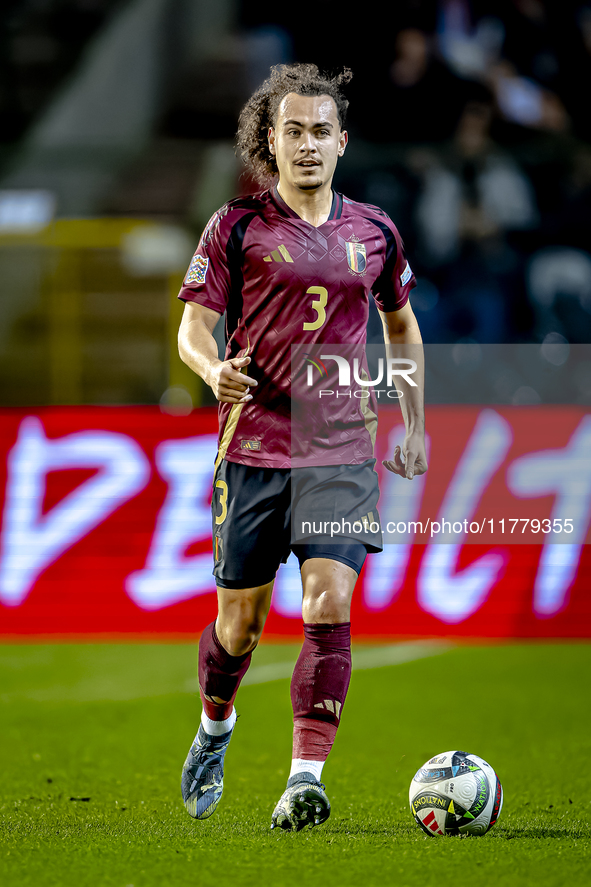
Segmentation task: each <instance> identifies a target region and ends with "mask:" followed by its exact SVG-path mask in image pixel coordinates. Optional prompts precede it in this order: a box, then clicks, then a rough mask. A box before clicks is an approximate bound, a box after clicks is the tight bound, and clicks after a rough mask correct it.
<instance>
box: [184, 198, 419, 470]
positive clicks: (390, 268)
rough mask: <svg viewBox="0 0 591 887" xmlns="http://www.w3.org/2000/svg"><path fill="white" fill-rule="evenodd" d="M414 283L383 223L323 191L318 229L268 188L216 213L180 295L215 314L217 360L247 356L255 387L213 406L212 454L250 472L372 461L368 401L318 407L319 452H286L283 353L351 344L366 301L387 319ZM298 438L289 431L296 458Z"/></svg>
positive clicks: (395, 236) (377, 214)
mask: <svg viewBox="0 0 591 887" xmlns="http://www.w3.org/2000/svg"><path fill="white" fill-rule="evenodd" d="M415 285H416V282H415V278H414V276H413V274H412V271H411V270H410V267H409V265H408V262H407V261H406V258H405V255H404V250H403V245H402V241H401V239H400V235H399V233H398V231H397V229H396V227H395V226H394V224H393V223H392V221H391V220H390V219H389V218H388V216H387V215H386V214H385V213H384V212H382V211H381V210H380V209H377V208H376V207H373V206H369V205H367V204H363V203H356V202H354V201H352V200H348V199H347V198H346V197H343V196H342V195H341V194H337V193H334V195H333V203H332V209H331V213H330V216H329V218H328V219H327V221H326V222H325V223H324V224H323V225H320V226H319V227H318V228H316V227H314V226H313V225H311V224H310V223H309V222H306V221H304V220H303V219H301V218H300V217H299V216H298V215H297V214H296V213H295V212H294V211H293V210H292V209H290V207H288V206H287V204H286V203H285V202H284V201H283V200H282V199H281V197H280V195H279V194H278V192H277V189H276V188H273V189H271V190H269V191H265V192H263V193H262V194H258V195H255V196H251V197H242V198H238V199H236V200H232V201H230V202H229V203H227V204H226V205H225V206H223V207H222V208H221V209H220V210H219V211H218V212H217V213H215V215H214V216H213V217H212V218H211V220H210V222H209V224H208V225H207V227H206V229H205V231H204V232H203V235H202V237H201V240H200V242H199V246H198V248H197V251H196V253H195V255H194V256H193V259H192V261H191V264H190V266H189V270H188V272H187V275H186V277H185V281H184V284H183V286H182V288H181V291H180V293H179V298H180V299H182V300H183V301H187V302H197V303H198V304H200V305H203V306H205V307H206V308H211V309H213V310H214V311H217V312H218V313H219V314H223V313H224V312H226V336H227V342H228V344H227V348H226V355H225V357H226V360H228V359H230V358H234V357H244V356H249V357H250V358H251V363H250V364H248V367H247V370H246V372H247V373H248V375H249V376H251V377H253V378H255V379H256V380H257V382H258V386H257V387H256V388H252V389H251V394H252V395H253V399H252V400H251V401H248V402H247V403H245V404H229V403H220V408H219V414H220V455H221V457H222V458H226V459H227V460H228V461H230V462H240V463H243V464H245V465H254V466H258V467H261V468H289V467H291V466H292V464H293V465H294V466H295V465H298V464H310V461H311V460H312V461H314V463H315V464H325V465H334V464H358V463H360V462H363V461H365V460H366V459H371V458H372V457H373V442H372V439H371V437H372V435H371V431H370V428H369V425H370V423H369V419H368V414H370V413H371V412H372V411H371V409H370V407H371V404H370V401H369V399H368V398H363V399H362V400H356V399H355V398H352V399H349V398H339V399H338V401H337V402H336V403H335V402H334V401H333V402H331V404H330V409H329V407H328V405H326V404H325V410H326V416H325V419H326V422H327V423H328V424H327V426H326V428H325V430H324V432H323V435H322V437H323V442H322V445H321V446H320V447H319V448H318V447H316V448H315V447H314V445H313V444H311V443H310V440H309V439H308V440H307V441H305V442H304V441H302V444H303V446H302V448H301V451H300V452H295V451H293V450H292V428H291V412H292V411H291V382H292V373H291V354H292V346H296V345H297V346H317V345H324V344H326V345H333V346H334V345H351V346H362V345H363V344H364V343H365V338H366V325H367V317H368V311H369V302H368V300H369V296H370V294H371V295H372V296H373V298H374V300H375V302H376V305H377V306H378V308H379V309H380V310H381V311H386V312H387V311H397V310H398V309H400V308H402V307H403V305H404V304H405V303H406V301H407V299H408V294H409V291H410V290H411V289H412V287H413V286H415ZM297 350H299V351H300V352H301V353H302V354H305V353H306V352H307V348H305V347H304V348H303V350H302V348H300V349H297ZM314 351H315V353H317V354H318V353H319V350H318V349H314ZM298 440H301V436H300V432H298V433H297V434H296V435H294V441H296V449H297V441H298ZM292 455H293V459H292Z"/></svg>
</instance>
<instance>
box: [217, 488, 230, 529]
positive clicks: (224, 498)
mask: <svg viewBox="0 0 591 887" xmlns="http://www.w3.org/2000/svg"><path fill="white" fill-rule="evenodd" d="M215 488H216V490H219V491H220V498H219V499H218V505H220V506H221V509H222V510H221V512H220V513H219V514H216V516H215V522H216V524H217V525H218V526H219V525H220V524H223V522H224V521H225V520H226V515H227V514H228V484H227V483H226V481H225V480H216V482H215Z"/></svg>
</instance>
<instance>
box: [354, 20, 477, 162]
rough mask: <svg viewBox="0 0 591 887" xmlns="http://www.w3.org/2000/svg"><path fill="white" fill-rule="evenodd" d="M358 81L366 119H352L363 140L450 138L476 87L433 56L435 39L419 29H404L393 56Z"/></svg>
mask: <svg viewBox="0 0 591 887" xmlns="http://www.w3.org/2000/svg"><path fill="white" fill-rule="evenodd" d="M370 78H371V79H370ZM359 81H360V82H359V83H358V84H357V88H358V90H359V91H360V92H361V93H362V94H363V96H364V100H363V102H358V103H357V105H358V108H359V109H361V111H362V112H363V118H361V117H359V116H358V117H357V118H356V120H355V121H354V122H355V123H356V124H357V127H358V130H359V131H360V132H362V133H363V137H364V138H365V139H367V140H368V141H370V142H373V143H381V144H383V143H387V142H396V143H400V142H407V143H408V142H442V141H444V140H445V139H448V138H450V137H451V136H452V135H453V132H454V130H455V128H456V126H457V124H458V121H459V119H460V116H461V113H462V109H463V107H464V105H465V103H466V100H467V98H468V97H469V95H470V93H471V90H472V88H473V87H474V84H473V83H471V82H470V81H467V80H465V79H463V78H461V77H458V76H456V75H455V74H454V73H453V72H452V71H451V70H450V69H449V68H448V67H447V65H446V64H445V63H444V62H442V61H440V60H439V59H437V58H435V56H434V54H433V52H432V41H431V39H430V38H429V37H428V35H427V34H426V33H425V32H423V31H421V30H419V29H418V28H404V29H403V30H401V31H400V32H399V33H398V35H397V36H396V38H395V40H394V51H393V57H392V56H391V57H390V58H389V59H386V60H385V61H384V62H383V63H381V64H380V62H378V63H377V64H376V65H375V66H373V65H372V67H371V69H369V70H367V72H366V74H365V76H363V75H361V76H360V77H359ZM377 84H379V86H377Z"/></svg>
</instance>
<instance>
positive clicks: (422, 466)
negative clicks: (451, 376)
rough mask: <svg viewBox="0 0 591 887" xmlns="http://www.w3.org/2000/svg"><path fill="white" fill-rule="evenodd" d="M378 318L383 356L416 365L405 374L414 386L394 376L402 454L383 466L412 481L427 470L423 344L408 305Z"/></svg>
mask: <svg viewBox="0 0 591 887" xmlns="http://www.w3.org/2000/svg"><path fill="white" fill-rule="evenodd" d="M380 317H381V318H382V323H383V325H384V340H385V342H386V356H387V357H393V358H405V359H407V360H413V361H415V363H416V364H417V369H416V370H415V372H413V373H412V375H411V374H410V373H409V378H411V379H412V380H413V381H414V382H415V383H416V386H413V385H410V384H409V382H408V380H407V379H405V378H404V376H396V380H397V381H396V387H397V388H398V389H399V390H400V391H402V397H401V398H400V407H401V409H402V416H403V418H404V425H405V428H406V435H405V438H404V444H403V446H402V454H401V450H400V447H396V448H395V450H394V458H393V459H389V460H386V461H384V463H383V464H384V466H385V467H386V468H387V469H388V471H392V472H394V474H399V475H401V477H407V478H408V479H409V480H412V478H413V477H414V475H415V474H424V473H425V471H426V470H427V456H426V452H425V408H424V397H423V391H424V377H425V364H424V358H423V340H422V338H421V331H420V330H419V325H418V323H417V319H416V317H415V315H414V312H413V310H412V308H411V306H410V302H408V301H407V302H406V304H405V305H403V307H402V308H400V309H399V310H398V311H388V312H384V311H380Z"/></svg>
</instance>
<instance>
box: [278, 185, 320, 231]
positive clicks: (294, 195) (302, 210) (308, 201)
mask: <svg viewBox="0 0 591 887" xmlns="http://www.w3.org/2000/svg"><path fill="white" fill-rule="evenodd" d="M277 191H278V193H279V195H280V197H281V199H282V200H283V201H284V202H285V203H286V204H287V205H288V206H289V208H290V209H292V210H293V211H294V213H296V214H297V215H298V216H299V217H300V218H301V219H303V220H304V221H305V222H308V223H309V224H310V225H313V226H314V227H315V228H319V227H320V225H324V223H325V222H326V221H327V219H328V217H329V216H330V211H331V209H332V188H331V186H330V183H329V184H328V185H323V186H321V187H320V188H318V189H317V190H315V191H302V190H300V189H299V188H293V187H290V186H289V185H285V183H284V182H281V181H279V183H278V185H277Z"/></svg>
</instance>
